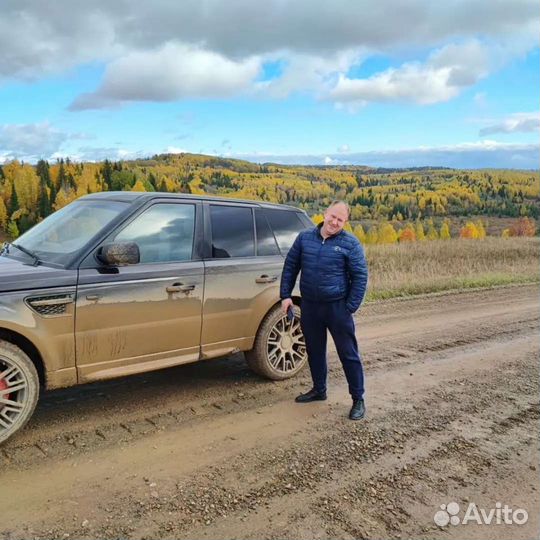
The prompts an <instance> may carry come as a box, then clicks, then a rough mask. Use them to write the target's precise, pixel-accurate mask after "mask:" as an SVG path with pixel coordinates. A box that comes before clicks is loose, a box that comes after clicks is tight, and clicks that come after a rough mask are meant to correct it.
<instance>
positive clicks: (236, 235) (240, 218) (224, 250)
mask: <svg viewBox="0 0 540 540" xmlns="http://www.w3.org/2000/svg"><path fill="white" fill-rule="evenodd" d="M210 222H211V225H212V257H214V258H217V259H224V258H228V257H252V256H253V255H255V234H254V230H253V215H252V213H251V208H246V207H239V206H225V205H217V204H212V205H210Z"/></svg>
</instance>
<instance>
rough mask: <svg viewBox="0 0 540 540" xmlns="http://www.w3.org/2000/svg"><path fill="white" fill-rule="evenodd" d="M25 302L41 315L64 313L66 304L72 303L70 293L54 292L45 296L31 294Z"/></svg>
mask: <svg viewBox="0 0 540 540" xmlns="http://www.w3.org/2000/svg"><path fill="white" fill-rule="evenodd" d="M25 302H26V304H27V305H28V306H29V307H30V308H32V309H33V310H34V311H35V312H36V313H39V314H40V315H41V316H42V317H57V316H59V315H65V313H66V307H67V306H68V304H72V303H73V295H72V294H54V295H47V296H31V297H29V298H26V300H25Z"/></svg>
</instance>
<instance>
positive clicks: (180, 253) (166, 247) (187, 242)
mask: <svg viewBox="0 0 540 540" xmlns="http://www.w3.org/2000/svg"><path fill="white" fill-rule="evenodd" d="M194 231H195V205H193V204H178V203H175V204H169V203H163V204H154V205H153V206H151V207H150V208H148V209H147V210H145V211H144V212H143V213H142V214H141V215H140V216H137V217H136V218H135V219H134V220H133V221H132V222H131V223H130V224H129V225H128V226H127V227H125V228H124V229H123V230H122V231H120V233H118V234H117V235H116V237H115V238H114V241H115V242H135V243H136V244H137V245H138V246H139V251H140V253H141V263H156V262H175V261H189V260H190V259H191V256H192V252H193V236H194Z"/></svg>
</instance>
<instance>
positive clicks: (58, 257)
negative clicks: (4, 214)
mask: <svg viewBox="0 0 540 540" xmlns="http://www.w3.org/2000/svg"><path fill="white" fill-rule="evenodd" d="M127 206H128V204H127V203H123V202H118V201H92V200H89V201H84V200H83V201H75V202H73V203H71V204H68V205H67V206H64V208H62V209H61V210H58V211H57V212H55V213H54V214H51V215H50V216H49V217H48V218H46V219H44V220H43V221H42V222H40V223H38V224H37V225H36V226H34V227H32V228H31V229H30V230H29V231H27V232H26V233H24V234H23V235H22V236H20V237H19V238H17V240H15V242H14V243H15V244H16V245H19V246H22V247H23V248H26V249H27V250H29V251H31V252H33V253H34V254H35V255H36V256H37V257H39V259H40V260H41V261H43V262H49V263H56V264H61V265H65V264H67V263H68V262H69V260H70V259H71V258H72V257H73V256H75V255H76V254H77V252H78V251H79V250H80V249H81V248H83V247H84V246H85V245H86V243H87V242H88V241H89V240H90V239H91V238H92V237H93V236H95V235H96V234H97V233H98V232H99V231H100V230H101V229H103V228H104V227H105V226H106V225H108V224H109V223H110V222H111V221H112V220H113V219H114V218H115V217H116V216H118V215H119V214H120V213H121V212H122V211H123V210H125V209H126V208H127ZM14 253H15V251H13V250H10V255H13V254H14ZM19 253H20V254H19ZM19 256H25V255H22V252H17V257H19Z"/></svg>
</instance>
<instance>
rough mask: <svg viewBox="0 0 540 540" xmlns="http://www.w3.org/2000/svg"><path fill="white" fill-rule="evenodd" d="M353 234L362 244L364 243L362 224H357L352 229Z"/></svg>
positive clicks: (364, 234)
mask: <svg viewBox="0 0 540 540" xmlns="http://www.w3.org/2000/svg"><path fill="white" fill-rule="evenodd" d="M353 234H354V236H356V238H358V240H360V242H361V243H362V244H365V243H366V233H365V231H364V227H362V225H357V226H356V227H355V228H354V230H353Z"/></svg>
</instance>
